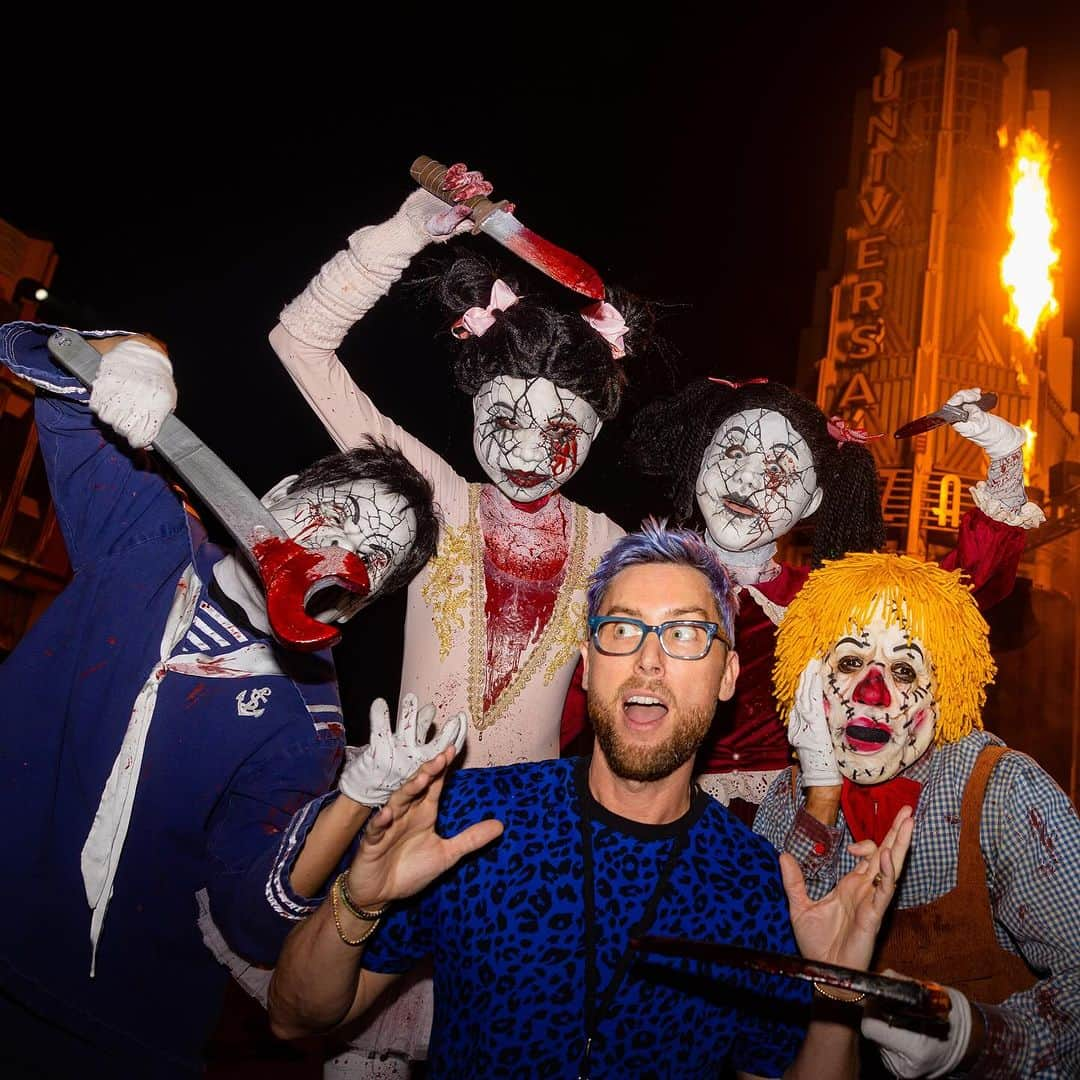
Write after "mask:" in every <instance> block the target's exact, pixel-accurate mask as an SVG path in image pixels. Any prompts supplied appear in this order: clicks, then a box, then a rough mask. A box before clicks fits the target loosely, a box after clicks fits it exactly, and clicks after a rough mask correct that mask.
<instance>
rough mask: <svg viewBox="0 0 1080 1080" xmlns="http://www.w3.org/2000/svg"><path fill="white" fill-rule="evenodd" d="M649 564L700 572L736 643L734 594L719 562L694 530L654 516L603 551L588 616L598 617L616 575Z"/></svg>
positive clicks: (591, 584) (593, 579) (725, 630)
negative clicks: (677, 527) (675, 526)
mask: <svg viewBox="0 0 1080 1080" xmlns="http://www.w3.org/2000/svg"><path fill="white" fill-rule="evenodd" d="M650 563H671V564H673V565H675V566H689V567H690V568H691V569H693V570H699V571H701V573H703V574H704V575H705V577H706V578H707V579H708V582H709V589H710V591H711V592H712V594H713V599H714V600H715V601H716V609H717V611H719V613H720V629H721V630H722V631H723V633H724V635H725V636H726V637H727V640H728V641H730V642H732V643H734V641H735V626H734V623H735V595H734V592H733V590H732V588H731V582H730V580H729V579H728V576H727V571H726V570H725V569H724V567H723V566H722V565H721V563H720V560H719V559H718V558H717V557H716V555H715V554H714V553H713V551H712V549H711V548H709V546H708V545H707V544H706V543H705V541H704V540H703V539H702V538H701V536H700V535H699V534H698V533H696V532H694V531H693V530H692V529H669V528H668V527H667V524H666V522H663V521H657V520H656V518H651V517H650V518H647V519H646V520H645V521H643V522H642V523H641V531H640V532H634V533H628V534H627V535H626V536H623V537H621V538H620V539H619V540H616V541H615V543H614V544H612V545H611V547H610V548H608V550H607V551H606V552H604V555H603V557H602V558H601V559H600V565H599V566H597V568H596V571H595V573H593V575H592V577H590V578H589V592H588V601H589V615H590V616H592V615H598V614H599V611H600V601H601V600H603V598H604V593H605V592H607V589H608V586H609V585H610V584H611V581H612V579H613V578H614V577H615V575H616V574H618V573H619V572H620V571H621V570H625V569H627V567H630V566H647V565H649V564H650Z"/></svg>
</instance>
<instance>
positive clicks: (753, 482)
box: [695, 409, 822, 551]
mask: <svg viewBox="0 0 1080 1080" xmlns="http://www.w3.org/2000/svg"><path fill="white" fill-rule="evenodd" d="M695 494H696V497H697V504H698V506H699V507H700V508H701V513H702V515H703V516H704V518H705V526H706V528H707V529H708V531H709V535H710V536H711V537H712V539H713V542H714V543H715V544H716V546H717V547H719V548H721V549H723V550H725V551H752V550H753V549H754V548H759V547H762V546H764V545H765V544H771V543H773V542H774V541H775V540H778V539H779V538H780V537H781V536H783V535H784V534H785V533H787V532H790V531H791V529H792V528H794V526H795V525H796V524H797V523H798V522H799V521H801V520H802V519H803V518H804V517H807V516H808V515H810V514H812V513H813V512H814V511H815V510H816V509H817V508H818V504H819V503H820V502H821V494H822V493H821V489H820V488H819V487H818V482H817V472H816V471H815V469H814V459H813V456H812V455H811V453H810V447H809V446H808V445H807V443H806V440H805V439H804V438H803V437H802V436H801V435H800V434H799V433H798V432H797V431H796V430H795V428H794V427H792V425H791V423H790V422H789V421H788V420H787V418H786V417H784V416H782V415H781V414H780V413H778V412H772V411H771V410H768V409H747V410H745V411H744V412H739V413H735V414H734V415H732V416H729V417H728V418H727V419H726V420H725V421H724V422H723V423H722V424H721V425H720V426H719V427H718V428H717V429H716V433H715V434H714V435H713V438H712V442H710V443H709V446H708V448H707V449H706V450H705V454H704V456H703V457H702V459H701V469H700V471H699V472H698V478H697V485H696V491H695Z"/></svg>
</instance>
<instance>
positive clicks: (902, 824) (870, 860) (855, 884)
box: [780, 806, 914, 970]
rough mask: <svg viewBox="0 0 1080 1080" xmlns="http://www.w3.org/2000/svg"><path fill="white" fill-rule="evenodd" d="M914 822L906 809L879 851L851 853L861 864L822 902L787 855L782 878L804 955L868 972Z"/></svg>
mask: <svg viewBox="0 0 1080 1080" xmlns="http://www.w3.org/2000/svg"><path fill="white" fill-rule="evenodd" d="M913 828H914V822H913V820H912V816H911V808H910V807H907V806H905V807H902V808H901V810H900V812H899V813H898V814H897V815H896V818H895V819H894V820H893V823H892V827H891V828H890V829H889V831H888V833H887V834H886V836H885V839H884V840H883V841H882V842H881V846H880V847H879V846H878V845H876V844H874V842H873V841H871V840H864V841H862V842H861V843H858V844H853V845H851V847H850V848H849V849H848V850H849V851H851V853H852V854H853V855H857V856H859V863H858V865H857V866H856V867H855V869H854V870H852V871H851V872H850V873H848V874H845V875H844V876H843V877H842V878H841V879H840V881H839V882H838V883H837V885H836V888H835V889H833V890H832V891H831V892H829V893H827V894H826V895H825V896H823V897H822V898H821V899H820V900H811V899H810V897H809V896H808V895H807V893H806V884H805V882H804V881H803V876H802V871H801V870H800V869H799V864H798V863H797V862H796V861H795V859H794V858H792V856H791V855H789V854H788V853H787V852H784V853H783V854H782V855H781V856H780V873H781V875H782V876H783V879H784V891H785V892H786V893H787V897H788V905H789V908H790V911H791V926H792V929H793V930H794V932H795V940H796V941H797V942H798V944H799V949H800V951H801V952H802V954H803V956H805V957H807V958H808V959H810V960H823V961H825V962H827V963H831V964H842V965H843V966H844V967H851V968H858V969H860V970H865V969H866V967H867V966H868V965H869V963H870V959H871V957H872V956H873V953H874V941H875V939H876V937H877V932H878V930H879V929H880V928H881V920H882V918H883V917H884V915H885V912H886V910H887V909H888V906H889V904H890V902H891V901H892V898H893V893H894V892H895V891H896V881H897V878H898V877H899V875H900V871H901V870H902V869H903V866H904V860H905V858H907V852H908V847H909V846H910V844H911V833H912V829H913Z"/></svg>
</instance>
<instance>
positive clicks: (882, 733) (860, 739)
mask: <svg viewBox="0 0 1080 1080" xmlns="http://www.w3.org/2000/svg"><path fill="white" fill-rule="evenodd" d="M892 736H893V733H892V728H890V727H889V726H888V725H887V724H875V723H874V722H873V721H869V720H856V721H855V722H853V723H851V724H848V726H847V727H846V728H844V739H845V741H846V742H847V744H848V746H850V747H851V749H852V750H854V751H855V753H856V754H876V753H877V752H878V751H879V750H880V749H881V748H882V747H884V746H886V745H887V744H888V743H889V742H890V741H891V740H892Z"/></svg>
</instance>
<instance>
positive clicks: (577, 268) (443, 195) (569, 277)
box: [409, 156, 604, 300]
mask: <svg viewBox="0 0 1080 1080" xmlns="http://www.w3.org/2000/svg"><path fill="white" fill-rule="evenodd" d="M409 173H410V175H411V176H412V178H413V179H414V180H415V181H416V182H417V183H418V184H419V185H420V186H421V187H422V188H424V189H425V190H427V191H430V192H431V194H432V195H434V196H436V197H437V198H439V199H442V200H443V202H447V203H449V204H450V205H451V206H454V205H457V204H458V203H459V202H461V203H464V205H466V206H468V207H470V209H471V211H472V213H471V217H472V221H473V224H474V225H475V226H476V228H477V229H479V230H480V231H481V232H485V233H487V234H488V236H490V237H491V238H492V239H493V240H496V241H498V242H499V243H500V244H502V245H503V247H505V248H508V249H509V250H510V251H512V252H513V253H514V254H515V255H517V256H518V258H520V259H524V260H525V262H527V263H529V264H530V265H532V266H535V267H536V269H537V270H539V271H540V272H541V273H543V274H546V275H547V276H548V277H549V278H551V279H552V280H554V281H557V282H558V283H559V284H560V285H565V286H566V287H567V288H568V289H573V291H574V292H577V293H581V294H582V295H583V296H587V297H589V298H590V299H591V300H603V299H604V282H603V280H602V279H601V277H600V275H599V274H598V273H597V272H596V271H595V270H594V269H593V268H592V267H591V266H590V265H589V264H588V263H587V262H586V261H585V260H584V259H581V258H579V257H578V256H577V255H574V254H573V253H572V252H569V251H567V250H566V249H565V248H561V247H559V246H558V245H557V244H553V243H552V242H551V241H550V240H545V239H544V238H543V237H542V236H539V235H537V234H536V233H534V232H533V231H532V229H529V228H526V227H525V226H524V225H522V223H521V222H520V221H518V219H517V218H516V217H514V215H513V213H511V210H512V209H513V208H512V207H511V206H510V204H509V203H506V202H501V203H497V202H492V201H491V200H490V199H489V198H487V196H485V195H473V196H471V197H469V198H465V199H457V198H455V196H454V193H453V190H452V189H450V188H448V187H446V186H445V181H446V173H447V168H446V166H445V165H441V164H440V163H439V162H437V161H434V160H433V159H432V158H429V157H425V156H421V157H418V158H417V159H416V160H415V161H414V162H413V163H412V167H411V168H410V169H409Z"/></svg>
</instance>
